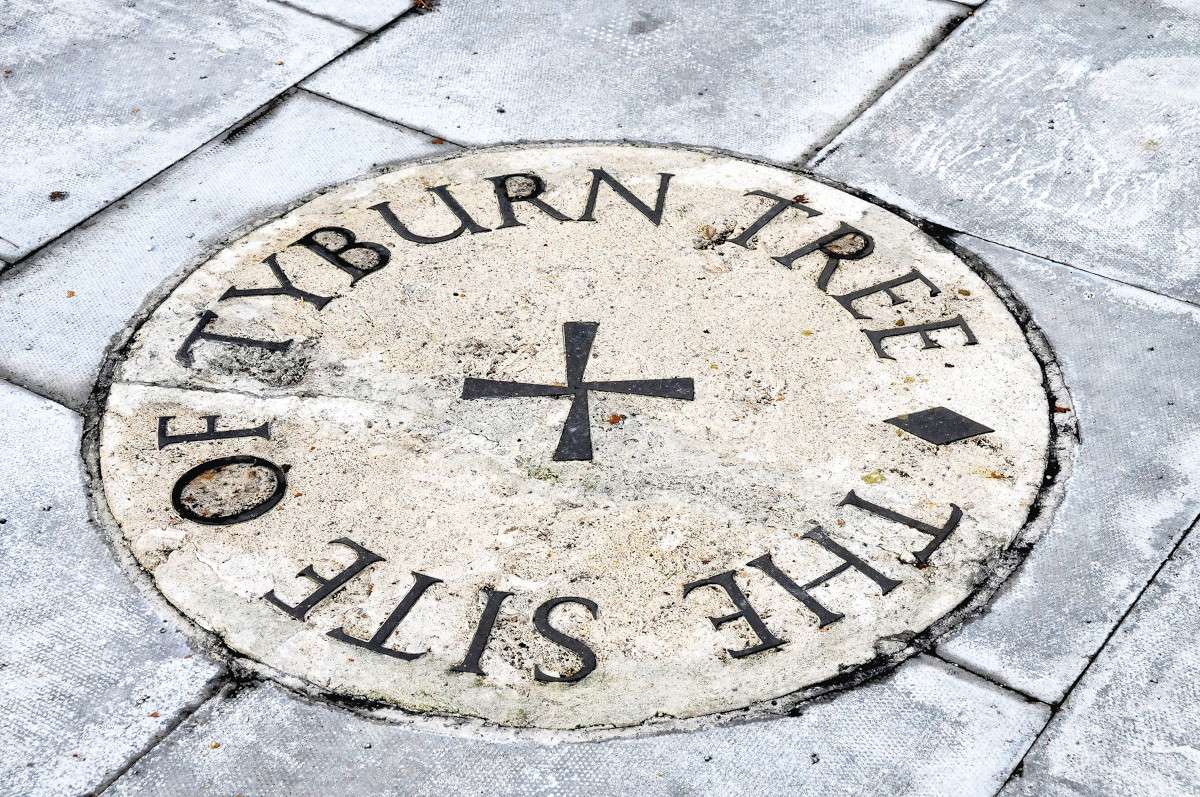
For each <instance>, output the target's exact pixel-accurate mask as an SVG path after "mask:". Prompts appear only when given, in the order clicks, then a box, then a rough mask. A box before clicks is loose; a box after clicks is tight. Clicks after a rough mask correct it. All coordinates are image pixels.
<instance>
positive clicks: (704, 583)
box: [683, 560, 787, 659]
mask: <svg viewBox="0 0 1200 797" xmlns="http://www.w3.org/2000/svg"><path fill="white" fill-rule="evenodd" d="M756 561H757V560H756ZM751 564H753V562H752V563H751ZM700 587H719V588H721V589H723V590H725V594H726V595H728V596H729V599H730V600H731V601H733V605H734V606H736V607H737V611H736V612H733V613H732V614H723V615H721V616H720V617H710V618H708V620H709V622H710V623H712V624H713V628H715V629H720V628H721V626H723V625H725V624H726V623H732V622H733V621H734V620H745V621H746V622H747V623H748V624H749V625H750V628H751V630H753V631H754V634H755V636H757V637H758V644H757V645H750V646H749V647H745V648H742V649H740V650H729V649H728V648H726V649H725V652H726V653H728V654H729V655H730V656H733V657H734V658H735V659H741V658H745V657H746V656H751V655H753V654H755V653H762V652H763V651H764V650H770V649H771V648H777V647H780V646H781V645H784V644H786V643H787V640H786V639H780V638H779V637H777V636H775V635H774V634H772V633H771V629H769V628H767V624H766V623H764V622H763V620H762V617H760V616H759V614H758V612H757V611H755V609H754V607H753V606H751V605H750V601H749V600H748V599H747V598H746V593H744V592H742V588H741V587H739V586H738V583H737V580H736V579H735V578H734V571H732V570H726V571H725V572H724V573H717V574H716V575H715V576H711V577H709V578H705V579H701V580H700V581H693V582H691V583H690V584H684V585H683V597H685V598H686V597H687V596H688V593H690V592H691V591H692V590H695V589H699V588H700Z"/></svg>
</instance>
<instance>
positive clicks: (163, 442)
mask: <svg viewBox="0 0 1200 797" xmlns="http://www.w3.org/2000/svg"><path fill="white" fill-rule="evenodd" d="M200 418H201V419H202V420H203V421H204V425H205V426H206V427H207V428H206V429H205V430H204V431H203V432H188V433H186V434H171V433H170V431H169V429H170V423H171V421H173V420H175V416H174V415H162V416H160V417H159V419H158V448H159V450H160V451H161V450H162V449H164V448H166V447H167V446H170V445H175V444H176V443H201V442H204V441H205V440H229V439H231V438H234V437H261V438H263V439H264V440H270V439H271V422H270V421H265V422H263V423H262V424H259V425H258V426H253V427H251V428H249V429H218V428H217V421H219V420H221V416H220V415H201V416H200Z"/></svg>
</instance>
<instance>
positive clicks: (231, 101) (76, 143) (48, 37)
mask: <svg viewBox="0 0 1200 797" xmlns="http://www.w3.org/2000/svg"><path fill="white" fill-rule="evenodd" d="M2 24H3V28H2V29H0V36H2V37H3V41H4V53H3V55H2V56H0V59H2V61H3V63H2V66H3V67H4V72H3V76H2V77H0V92H2V93H3V96H4V97H5V102H4V112H3V113H0V141H3V142H4V146H3V147H0V195H2V196H3V197H4V206H3V211H2V212H0V258H3V259H5V260H9V261H12V260H14V259H16V258H18V257H21V256H23V255H25V254H27V253H28V252H30V251H31V250H33V249H35V248H36V247H38V246H39V245H41V244H42V243H44V242H45V241H47V240H49V239H50V238H53V237H54V236H55V235H58V234H59V233H62V232H64V231H65V230H67V229H69V228H70V227H72V226H73V225H75V224H77V223H78V222H80V221H82V220H83V219H85V218H87V217H88V216H90V215H91V214H93V213H95V212H96V211H97V210H99V209H101V208H102V207H104V206H105V205H107V204H108V203H109V202H111V201H112V200H114V199H116V198H117V197H119V196H121V195H122V194H124V193H126V192H127V191H129V190H130V189H132V188H134V187H136V186H137V185H138V184H139V183H141V182H142V181H144V180H146V179H148V178H150V177H152V176H153V175H154V174H155V173H156V172H158V171H160V170H162V169H164V168H166V167H167V166H170V165H171V164H172V163H174V162H175V161H176V160H178V159H179V158H182V157H183V156H184V155H186V154H187V153H189V152H191V151H192V150H194V149H195V148H196V147H199V146H200V145H201V144H203V143H204V142H205V141H207V140H208V139H210V138H211V137H213V136H215V135H216V134H218V133H220V132H221V130H222V129H224V128H226V127H228V126H229V125H232V124H233V123H234V122H236V121H237V120H238V119H240V118H242V117H243V116H245V115H246V114H248V113H250V112H251V111H253V110H254V109H255V108H256V107H258V106H259V105H262V104H263V103H265V102H267V101H268V100H270V99H271V98H272V97H274V96H275V95H276V94H278V93H279V92H280V91H282V90H283V89H284V88H286V87H288V86H290V85H292V84H293V83H295V82H296V81H298V80H299V79H301V78H302V77H304V76H305V75H307V74H308V73H310V72H312V71H313V70H314V69H316V68H317V67H319V66H320V65H321V64H323V63H325V62H326V61H328V60H330V59H331V58H333V57H334V56H335V55H337V54H338V53H339V52H341V51H342V50H344V49H345V48H347V47H348V46H350V45H351V44H353V43H354V42H355V41H356V40H357V39H358V38H359V36H360V34H358V33H356V32H354V31H351V30H348V29H346V28H344V27H342V26H339V25H335V24H333V23H330V22H325V21H324V20H320V19H317V18H315V17H313V16H311V15H309V14H304V13H302V12H299V11H296V10H294V9H290V8H287V7H286V6H282V5H280V4H278V3H272V2H266V1H265V0H231V2H225V3H186V2H173V1H172V0H138V2H136V3H133V2H125V0H11V2H7V3H5V6H4V20H3V23H2Z"/></svg>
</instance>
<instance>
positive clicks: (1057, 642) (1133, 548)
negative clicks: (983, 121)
mask: <svg viewBox="0 0 1200 797" xmlns="http://www.w3.org/2000/svg"><path fill="white" fill-rule="evenodd" d="M959 241H960V243H962V244H963V245H964V246H966V247H967V248H968V249H970V250H972V251H974V252H976V253H977V254H978V255H980V256H981V257H982V258H983V259H984V260H986V261H987V262H988V263H990V264H991V265H992V267H993V268H994V269H995V270H996V271H997V272H998V273H999V274H1000V275H1001V276H1002V277H1003V278H1004V279H1005V280H1006V281H1007V282H1008V283H1009V285H1010V286H1011V287H1012V288H1013V290H1014V291H1015V292H1016V293H1017V295H1019V296H1020V297H1021V298H1022V299H1023V300H1024V301H1025V302H1026V304H1027V305H1028V307H1029V309H1030V311H1031V313H1032V315H1033V320H1034V322H1035V323H1036V324H1038V325H1039V326H1040V327H1041V328H1042V330H1043V331H1044V332H1045V333H1046V336H1047V337H1048V338H1049V340H1050V342H1051V344H1052V345H1053V346H1054V347H1055V350H1056V352H1057V354H1058V359H1059V363H1060V364H1061V365H1062V368H1063V376H1064V379H1065V380H1066V383H1067V386H1068V387H1069V389H1070V391H1071V394H1072V398H1073V401H1074V407H1073V408H1072V409H1073V410H1074V411H1075V412H1076V413H1077V420H1078V424H1079V431H1080V437H1081V443H1080V445H1079V447H1078V449H1077V457H1076V462H1075V464H1074V469H1073V471H1072V474H1071V477H1070V480H1069V482H1068V483H1067V491H1066V497H1065V499H1064V501H1063V504H1062V506H1061V507H1060V508H1059V510H1058V513H1057V515H1056V516H1055V518H1054V522H1053V526H1052V528H1051V529H1050V530H1049V531H1048V532H1047V533H1046V535H1045V536H1044V537H1043V539H1042V540H1041V541H1040V542H1038V543H1037V545H1036V546H1034V548H1033V551H1032V553H1031V554H1030V555H1029V557H1028V558H1027V559H1026V560H1025V562H1024V564H1023V565H1022V567H1021V569H1020V570H1018V571H1017V573H1016V574H1015V575H1014V576H1013V577H1012V578H1010V579H1009V581H1008V582H1007V583H1006V584H1005V586H1004V587H1003V588H1002V589H1001V592H1000V594H999V595H998V596H997V597H996V598H995V599H994V600H993V602H992V604H991V605H990V607H989V609H988V610H987V612H986V614H984V615H983V616H982V617H980V618H978V619H977V620H975V621H973V622H972V623H970V624H968V625H967V626H965V627H964V628H963V630H961V631H960V632H959V633H958V634H957V635H956V636H955V637H953V638H952V639H950V640H949V641H948V642H946V643H943V644H942V645H941V647H940V648H939V653H941V654H942V655H944V656H949V657H951V658H953V659H954V660H956V661H959V662H962V663H964V664H967V665H969V666H970V667H971V668H973V669H975V670H977V671H981V672H986V673H989V674H991V675H992V676H993V677H995V678H997V679H998V680H1001V681H1003V682H1004V683H1007V684H1009V685H1011V686H1014V687H1016V688H1018V689H1021V690H1023V691H1025V692H1028V693H1030V694H1032V695H1034V696H1036V697H1038V698H1039V699H1041V700H1045V701H1046V702H1058V701H1059V700H1061V699H1062V697H1063V695H1064V694H1065V692H1066V690H1067V688H1068V687H1069V686H1070V684H1071V683H1072V681H1074V679H1075V678H1076V677H1077V676H1078V675H1079V673H1080V672H1082V671H1083V669H1084V667H1085V666H1087V663H1088V658H1089V656H1091V655H1092V654H1093V653H1095V652H1096V650H1098V649H1099V648H1100V646H1101V645H1102V644H1103V642H1104V639H1105V637H1106V636H1107V634H1108V633H1109V631H1110V630H1111V629H1112V628H1113V627H1114V626H1115V625H1116V624H1117V622H1118V621H1119V620H1120V617H1121V615H1122V614H1123V613H1124V612H1125V610H1126V609H1127V608H1128V607H1129V605H1130V604H1131V603H1132V602H1133V600H1134V599H1135V597H1136V596H1137V593H1138V591H1139V590H1141V588H1142V587H1143V586H1144V585H1145V584H1146V582H1147V580H1149V578H1150V577H1151V575H1152V574H1153V573H1154V570H1155V568H1157V567H1158V565H1159V564H1160V563H1161V562H1162V560H1163V559H1165V558H1166V556H1167V554H1168V552H1169V551H1170V550H1171V547H1172V545H1173V544H1174V543H1175V541H1177V540H1178V539H1179V537H1180V535H1181V534H1182V533H1183V532H1184V530H1185V529H1186V528H1188V527H1189V526H1190V525H1191V524H1192V522H1193V520H1194V519H1195V518H1196V515H1197V513H1200V455H1198V453H1197V452H1200V393H1198V392H1197V390H1196V386H1195V375H1196V371H1197V365H1200V356H1198V355H1197V354H1196V345H1195V341H1196V339H1197V338H1198V337H1200V309H1198V308H1196V307H1193V306H1190V305H1188V304H1185V303H1183V302H1179V301H1176V300H1173V299H1169V298H1166V297H1163V296H1159V295H1156V294H1152V293H1149V292H1147V291H1144V290H1140V289H1138V288H1132V287H1129V286H1126V285H1122V284H1119V283H1115V282H1113V281H1111V280H1107V279H1104V278H1101V277H1095V276H1091V275H1088V274H1084V273H1082V272H1079V271H1077V270H1075V269H1068V268H1066V267H1063V266H1061V265H1058V264H1055V263H1050V262H1047V261H1045V260H1041V259H1039V258H1035V257H1032V256H1029V255H1024V254H1021V253H1019V252H1015V251H1013V250H1011V249H1005V248H1003V247H999V246H996V245H993V244H989V243H986V242H984V241H980V240H978V239H972V238H969V237H967V236H961V237H960V238H959Z"/></svg>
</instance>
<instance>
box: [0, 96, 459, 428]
mask: <svg viewBox="0 0 1200 797" xmlns="http://www.w3.org/2000/svg"><path fill="white" fill-rule="evenodd" d="M445 149H446V147H445V146H441V147H439V146H437V145H433V144H430V143H429V142H428V139H427V138H426V137H424V136H420V135H417V134H414V133H411V132H408V131H405V130H402V129H400V128H397V127H395V126H394V125H391V124H389V123H387V122H383V121H380V120H378V119H373V118H371V117H369V116H367V115H365V114H362V113H359V112H357V111H354V110H351V109H348V108H346V107H345V106H342V105H338V104H337V103H333V102H329V101H328V100H325V99H323V98H320V97H315V96H313V95H310V94H308V93H306V92H300V93H298V94H296V95H294V96H291V97H289V98H287V99H286V100H284V101H283V102H281V103H279V104H277V105H276V106H274V107H273V108H272V109H271V110H270V111H269V112H268V113H266V114H265V115H263V116H261V117H259V118H258V119H257V120H255V121H254V122H253V123H251V124H249V125H247V126H245V127H243V128H241V129H239V130H237V131H235V132H234V133H233V134H231V135H229V136H226V137H225V138H224V139H222V140H220V141H216V142H213V143H212V144H209V145H208V146H206V147H204V148H203V149H202V150H200V151H199V152H197V153H195V154H194V155H193V156H191V157H189V158H187V159H186V160H185V161H183V162H182V163H180V164H178V165H177V166H175V167H173V168H172V169H171V170H170V171H168V172H166V173H165V174H163V175H161V176H160V177H158V178H156V179H155V180H153V181H152V182H151V183H149V184H147V185H146V186H144V187H143V188H141V189H140V190H139V191H138V192H136V193H135V194H134V195H132V196H130V197H129V198H128V199H127V200H125V201H123V202H121V203H118V205H115V206H113V207H112V208H109V209H108V210H106V211H104V212H103V213H102V214H100V215H99V216H97V217H96V218H95V219H93V220H92V221H91V222H89V224H88V225H87V226H86V227H84V228H81V229H78V230H73V231H72V232H71V233H70V234H69V235H67V236H65V237H64V238H63V239H62V240H60V241H56V242H55V244H54V245H53V246H52V247H49V248H47V249H45V250H43V251H41V252H39V253H38V254H37V255H36V256H35V257H33V258H32V259H30V260H28V261H26V262H24V263H21V264H20V266H18V267H17V268H14V269H10V270H9V271H8V272H5V273H4V274H3V276H0V375H3V376H5V377H7V378H9V379H11V380H13V381H16V382H19V383H21V384H24V385H26V386H29V387H31V388H32V389H34V390H37V391H38V392H40V393H43V394H44V395H48V396H50V397H52V398H54V399H56V400H59V401H62V402H64V403H66V404H68V405H69V406H72V407H77V408H78V407H80V406H82V404H83V403H84V401H86V399H87V395H88V393H89V391H90V390H91V385H92V382H94V381H95V376H96V371H97V369H98V368H99V367H100V361H101V359H102V356H103V353H104V349H105V348H106V347H107V345H108V342H109V339H110V338H111V337H112V336H113V335H114V334H115V333H117V332H118V331H119V330H121V329H122V328H124V326H125V325H126V324H127V323H128V321H129V319H130V318H131V317H132V316H133V315H134V313H135V312H136V311H137V309H138V308H139V307H140V306H141V304H142V302H143V301H144V300H145V299H146V297H147V296H149V295H150V294H151V293H152V292H154V291H155V290H156V289H157V288H158V287H159V286H160V284H162V283H163V281H164V280H166V279H167V278H168V277H170V276H171V275H173V274H175V273H176V272H178V271H180V270H181V269H183V268H184V267H185V266H187V265H189V264H192V263H194V262H195V261H196V260H197V259H198V258H200V257H201V256H203V255H204V254H205V253H206V252H208V251H211V250H212V248H213V247H215V246H216V245H217V244H218V243H219V242H221V241H222V240H224V239H225V238H226V237H228V236H229V235H230V234H232V233H233V232H234V231H236V230H237V229H238V228H239V227H242V226H244V225H246V224H248V223H249V222H251V221H253V220H255V219H257V218H260V217H263V216H269V215H272V214H273V213H275V212H278V211H279V210H281V209H282V208H283V207H286V206H287V205H288V204H289V203H291V202H294V201H295V200H297V199H298V198H299V197H302V196H304V195H305V194H308V193H311V192H313V191H316V190H318V189H320V188H323V187H325V186H327V185H329V184H331V183H336V182H339V181H342V180H347V179H349V178H351V177H354V176H356V175H358V174H361V173H362V172H365V171H367V170H369V169H370V168H371V167H372V166H374V165H375V164H377V163H383V162H388V161H392V160H402V159H406V158H410V157H415V156H420V155H427V154H431V153H433V152H437V151H443V150H445ZM64 330H70V334H64Z"/></svg>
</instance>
